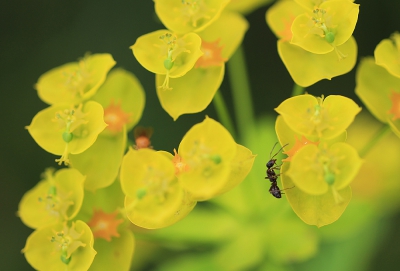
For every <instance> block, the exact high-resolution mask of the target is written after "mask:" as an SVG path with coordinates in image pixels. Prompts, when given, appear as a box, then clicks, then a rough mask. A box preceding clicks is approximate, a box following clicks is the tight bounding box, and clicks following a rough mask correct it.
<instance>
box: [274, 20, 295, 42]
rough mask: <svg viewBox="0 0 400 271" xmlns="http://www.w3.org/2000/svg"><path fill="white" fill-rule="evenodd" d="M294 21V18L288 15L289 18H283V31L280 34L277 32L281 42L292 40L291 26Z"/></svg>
mask: <svg viewBox="0 0 400 271" xmlns="http://www.w3.org/2000/svg"><path fill="white" fill-rule="evenodd" d="M294 19H295V16H293V15H290V18H288V19H287V18H283V24H284V26H285V27H284V29H283V30H282V31H280V32H277V34H278V36H279V37H281V39H282V41H291V40H292V35H293V33H292V24H293V21H294Z"/></svg>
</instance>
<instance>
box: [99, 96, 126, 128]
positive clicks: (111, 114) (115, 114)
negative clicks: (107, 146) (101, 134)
mask: <svg viewBox="0 0 400 271" xmlns="http://www.w3.org/2000/svg"><path fill="white" fill-rule="evenodd" d="M130 115H131V114H130V113H125V112H124V111H123V110H122V108H121V101H120V102H119V103H118V104H114V101H113V100H111V103H110V105H109V106H108V107H107V108H106V109H104V121H105V123H107V124H108V126H107V128H106V129H108V130H110V131H111V132H115V133H118V132H121V131H122V128H123V127H124V125H125V124H127V123H128V122H129V117H130Z"/></svg>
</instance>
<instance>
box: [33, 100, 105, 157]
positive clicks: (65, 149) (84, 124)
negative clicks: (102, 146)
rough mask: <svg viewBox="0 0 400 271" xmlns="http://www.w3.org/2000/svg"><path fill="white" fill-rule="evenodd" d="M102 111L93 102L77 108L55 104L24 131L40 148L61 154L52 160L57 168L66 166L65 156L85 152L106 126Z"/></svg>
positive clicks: (37, 115) (38, 114)
mask: <svg viewBox="0 0 400 271" xmlns="http://www.w3.org/2000/svg"><path fill="white" fill-rule="evenodd" d="M103 112H104V111H103V107H102V106H101V105H100V104H98V103H96V102H93V101H88V102H86V103H85V104H84V105H82V104H80V105H79V106H78V107H75V106H70V105H67V104H56V105H52V106H50V107H48V108H46V109H43V110H42V111H40V112H39V113H37V114H36V116H35V117H34V118H33V120H32V122H31V124H30V125H29V126H28V127H26V128H27V129H28V132H29V133H30V134H31V136H32V137H33V139H34V140H35V141H36V143H38V145H39V146H40V147H42V148H43V149H44V150H46V151H48V152H50V153H53V154H56V155H62V156H61V158H60V159H56V162H58V164H59V165H61V164H62V163H64V164H66V165H68V164H69V157H68V155H69V154H70V153H71V154H77V153H81V152H83V151H85V150H87V149H88V148H89V147H90V146H91V145H93V143H94V142H95V141H96V139H97V136H98V135H99V134H100V132H101V131H103V130H104V128H105V127H106V126H107V124H106V123H104V121H103V114H104V113H103Z"/></svg>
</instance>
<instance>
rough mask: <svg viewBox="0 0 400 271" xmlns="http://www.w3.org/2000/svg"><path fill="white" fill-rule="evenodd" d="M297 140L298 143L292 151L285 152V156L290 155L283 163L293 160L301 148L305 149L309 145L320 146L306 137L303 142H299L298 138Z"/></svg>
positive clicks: (302, 138)
mask: <svg viewBox="0 0 400 271" xmlns="http://www.w3.org/2000/svg"><path fill="white" fill-rule="evenodd" d="M295 139H296V143H295V144H294V146H293V147H292V148H291V149H290V150H288V151H286V152H284V154H286V155H288V157H287V158H285V159H282V161H283V162H289V161H291V160H292V158H293V156H294V155H295V154H296V153H297V152H298V151H299V150H300V149H301V148H303V147H304V146H306V145H308V144H314V145H316V146H318V144H319V142H313V141H310V140H308V139H307V138H305V137H304V136H302V137H301V140H299V139H298V138H297V137H296V138H295Z"/></svg>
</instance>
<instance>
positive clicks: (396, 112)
mask: <svg viewBox="0 0 400 271" xmlns="http://www.w3.org/2000/svg"><path fill="white" fill-rule="evenodd" d="M390 100H391V101H392V108H390V110H389V112H388V113H389V114H392V115H393V117H392V120H397V119H400V93H397V92H395V91H394V90H392V95H391V96H390Z"/></svg>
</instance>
